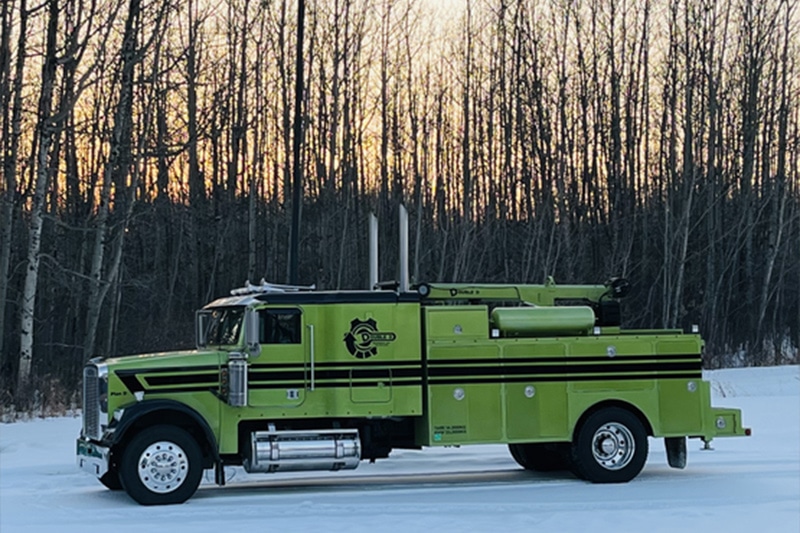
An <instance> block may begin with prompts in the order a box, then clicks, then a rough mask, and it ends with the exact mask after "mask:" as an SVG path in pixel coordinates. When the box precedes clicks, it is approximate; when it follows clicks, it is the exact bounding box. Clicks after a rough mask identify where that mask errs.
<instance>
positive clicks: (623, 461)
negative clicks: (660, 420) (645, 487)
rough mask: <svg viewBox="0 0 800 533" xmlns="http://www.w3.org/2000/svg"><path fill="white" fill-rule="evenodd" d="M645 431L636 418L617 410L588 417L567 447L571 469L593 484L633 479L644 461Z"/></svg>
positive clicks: (608, 409) (611, 409)
mask: <svg viewBox="0 0 800 533" xmlns="http://www.w3.org/2000/svg"><path fill="white" fill-rule="evenodd" d="M647 445H648V443H647V432H646V431H645V429H644V426H643V425H642V422H641V421H640V420H639V418H638V417H636V415H634V414H633V413H631V412H630V411H626V410H625V409H621V408H619V407H609V408H606V409H602V410H600V411H597V412H595V413H593V414H591V415H590V416H589V417H588V418H587V419H586V420H585V421H584V423H583V425H582V426H581V427H580V429H579V430H578V435H577V437H576V438H575V441H574V442H573V443H572V446H571V448H570V459H571V462H572V468H573V471H574V472H575V474H576V475H577V476H578V477H581V478H583V479H586V480H588V481H591V482H593V483H623V482H626V481H630V480H631V479H633V478H635V477H636V476H637V475H638V474H639V472H641V471H642V468H644V463H645V461H646V460H647Z"/></svg>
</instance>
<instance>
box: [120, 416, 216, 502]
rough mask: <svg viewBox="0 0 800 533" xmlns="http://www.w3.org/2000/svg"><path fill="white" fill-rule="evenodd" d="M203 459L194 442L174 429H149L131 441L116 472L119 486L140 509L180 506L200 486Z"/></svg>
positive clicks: (181, 431)
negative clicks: (119, 482)
mask: <svg viewBox="0 0 800 533" xmlns="http://www.w3.org/2000/svg"><path fill="white" fill-rule="evenodd" d="M202 461H203V456H202V453H201V451H200V446H199V445H198V444H197V441H196V440H195V439H194V437H192V436H191V435H190V434H189V433H187V432H186V431H184V430H183V429H181V428H178V427H174V426H165V425H162V426H153V427H150V428H147V429H145V430H143V431H142V432H141V433H139V434H138V435H136V436H135V437H133V439H131V441H130V443H128V445H127V446H126V447H125V451H124V452H123V454H122V461H121V464H120V468H119V477H120V480H121V481H122V486H123V487H124V488H125V491H126V492H127V493H128V495H129V496H130V497H131V498H133V499H134V500H136V501H137V502H139V503H140V504H142V505H163V504H170V503H183V502H185V501H186V500H188V499H189V498H190V497H191V496H192V494H194V493H195V491H196V490H197V487H198V485H200V479H201V477H202V474H203V463H202Z"/></svg>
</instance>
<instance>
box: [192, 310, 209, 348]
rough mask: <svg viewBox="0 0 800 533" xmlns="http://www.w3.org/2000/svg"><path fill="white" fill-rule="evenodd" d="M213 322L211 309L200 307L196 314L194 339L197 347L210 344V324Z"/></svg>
mask: <svg viewBox="0 0 800 533" xmlns="http://www.w3.org/2000/svg"><path fill="white" fill-rule="evenodd" d="M210 324H211V311H208V310H206V309H200V310H199V311H197V312H196V313H195V315H194V339H195V345H196V346H197V349H198V350H199V349H200V348H205V347H206V346H207V345H208V326H209V325H210Z"/></svg>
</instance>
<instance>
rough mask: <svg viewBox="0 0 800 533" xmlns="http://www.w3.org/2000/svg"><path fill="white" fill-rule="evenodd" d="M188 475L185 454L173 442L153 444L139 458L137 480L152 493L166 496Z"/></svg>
mask: <svg viewBox="0 0 800 533" xmlns="http://www.w3.org/2000/svg"><path fill="white" fill-rule="evenodd" d="M188 473H189V461H188V460H187V458H186V453H185V452H184V451H183V449H182V448H181V447H180V446H178V445H177V444H175V443H174V442H169V441H159V442H154V443H153V444H151V445H150V446H148V447H147V448H146V449H145V450H144V451H143V452H142V455H140V456H139V480H140V481H141V482H142V484H143V485H144V486H145V487H147V489H148V490H150V491H152V492H157V493H159V494H166V493H168V492H172V491H174V490H177V488H178V487H180V486H181V485H182V484H183V482H184V481H185V480H186V474H188Z"/></svg>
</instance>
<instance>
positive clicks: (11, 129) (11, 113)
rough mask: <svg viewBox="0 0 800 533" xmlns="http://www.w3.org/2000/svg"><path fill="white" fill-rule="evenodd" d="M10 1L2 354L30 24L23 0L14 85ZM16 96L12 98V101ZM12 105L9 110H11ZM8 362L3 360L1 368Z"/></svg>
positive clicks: (0, 236) (6, 6)
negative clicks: (27, 35) (12, 80)
mask: <svg viewBox="0 0 800 533" xmlns="http://www.w3.org/2000/svg"><path fill="white" fill-rule="evenodd" d="M12 5H13V4H12V3H11V2H6V3H3V42H2V48H3V52H2V56H3V58H4V59H3V65H2V79H3V83H2V94H3V101H2V106H3V130H2V131H3V141H2V143H0V145H2V150H3V178H4V181H3V192H2V200H1V201H0V204H1V205H2V211H0V227H1V228H2V230H0V354H5V353H6V351H5V350H4V349H3V346H4V340H5V328H4V326H5V323H6V313H5V311H6V297H7V295H8V283H9V277H8V274H9V270H8V268H9V262H10V259H11V238H12V235H13V233H12V231H11V230H12V226H13V223H14V205H15V200H16V194H17V159H18V154H19V140H20V134H21V126H20V124H21V121H22V80H23V75H24V65H25V51H26V47H25V35H26V33H27V25H28V22H27V21H28V8H27V3H26V0H20V6H19V23H18V24H19V40H18V41H17V55H16V60H15V61H16V64H15V67H14V83H13V86H12V84H11V46H10V43H9V38H10V33H11V18H12V9H11V6H12ZM12 94H13V98H12ZM9 106H10V107H9ZM4 363H6V361H5V357H0V365H2V364H4Z"/></svg>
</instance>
